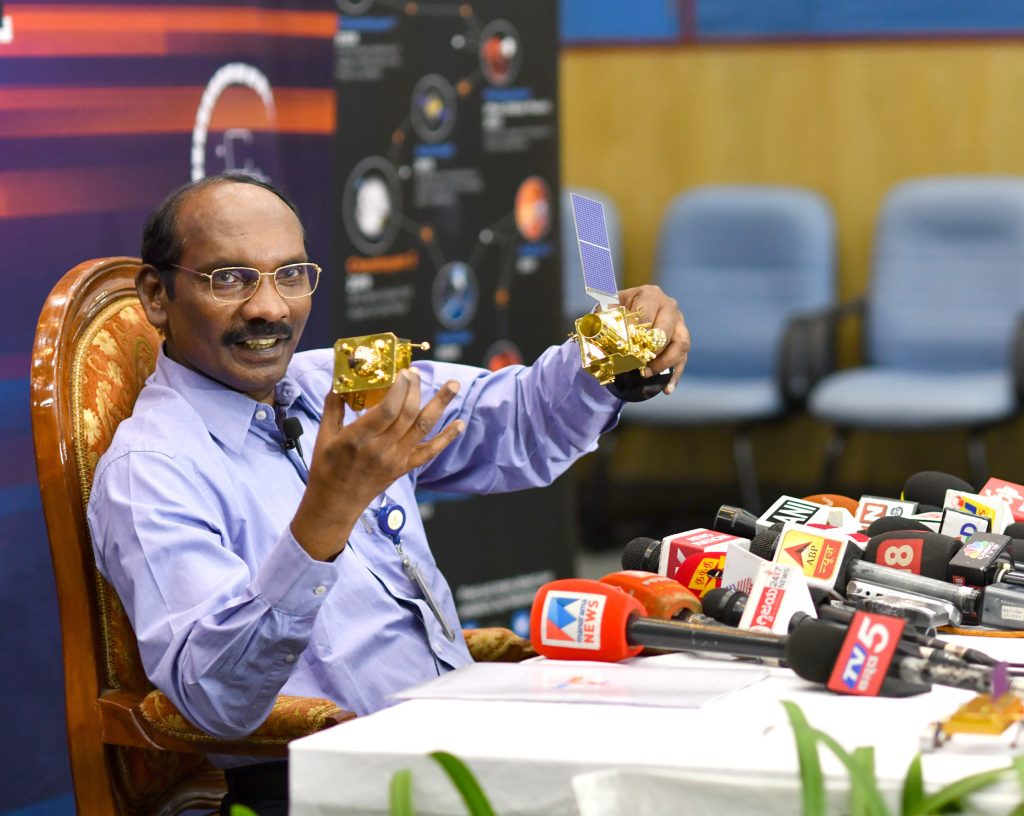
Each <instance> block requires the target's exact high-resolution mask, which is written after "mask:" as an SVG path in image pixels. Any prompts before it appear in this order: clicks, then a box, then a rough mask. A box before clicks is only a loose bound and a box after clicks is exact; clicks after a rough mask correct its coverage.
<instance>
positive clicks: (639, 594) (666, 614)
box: [601, 570, 718, 626]
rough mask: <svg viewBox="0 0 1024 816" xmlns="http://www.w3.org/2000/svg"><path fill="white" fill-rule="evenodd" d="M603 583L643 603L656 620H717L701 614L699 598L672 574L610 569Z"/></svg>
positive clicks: (709, 622)
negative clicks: (674, 578)
mask: <svg viewBox="0 0 1024 816" xmlns="http://www.w3.org/2000/svg"><path fill="white" fill-rule="evenodd" d="M601 583H602V584H608V585H609V586H613V587H617V588H618V589H621V590H622V591H623V592H625V593H626V594H627V595H632V596H633V597H634V598H636V599H637V600H638V601H640V603H642V604H643V606H644V610H645V611H646V612H647V614H648V615H649V616H650V617H652V618H657V619H658V620H690V621H693V622H695V623H703V624H705V625H712V626H714V625H718V621H716V620H715V619H714V618H709V617H708V616H707V615H704V614H702V609H701V604H700V599H699V598H698V597H697V596H696V595H694V594H693V593H692V592H691V591H690V590H688V589H687V588H686V587H684V586H683V585H682V584H680V583H679V582H678V581H675V580H673V579H672V578H667V577H666V576H664V575H658V574H656V573H653V572H644V571H642V570H621V571H619V572H610V573H608V574H607V575H605V576H604V577H602V578H601Z"/></svg>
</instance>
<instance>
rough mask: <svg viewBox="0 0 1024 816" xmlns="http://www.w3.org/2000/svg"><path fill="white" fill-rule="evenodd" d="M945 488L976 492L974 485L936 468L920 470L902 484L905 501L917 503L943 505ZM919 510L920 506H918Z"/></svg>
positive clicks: (944, 502)
mask: <svg viewBox="0 0 1024 816" xmlns="http://www.w3.org/2000/svg"><path fill="white" fill-rule="evenodd" d="M947 490H962V491H964V492H965V493H977V492H978V491H977V490H975V489H974V487H973V486H972V485H971V484H969V483H968V482H965V481H964V480H963V479H961V478H960V477H959V476H954V475H952V474H951V473H942V472H941V471H938V470H922V471H921V472H920V473H915V474H914V475H913V476H911V477H910V478H909V479H907V481H906V483H905V484H904V485H903V498H904V500H905V501H916V502H917V503H918V504H919V505H921V504H931V505H934V506H935V507H943V506H945V504H946V491H947ZM918 512H920V508H918Z"/></svg>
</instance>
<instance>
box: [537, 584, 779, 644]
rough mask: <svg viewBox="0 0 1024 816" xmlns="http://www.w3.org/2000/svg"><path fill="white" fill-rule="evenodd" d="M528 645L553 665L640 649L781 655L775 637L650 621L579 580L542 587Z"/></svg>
mask: <svg viewBox="0 0 1024 816" xmlns="http://www.w3.org/2000/svg"><path fill="white" fill-rule="evenodd" d="M530 641H531V642H532V644H533V647H534V648H535V649H536V650H537V652H538V653H540V654H542V655H544V657H547V658H551V659H553V660H602V661H607V662H618V661H619V660H624V659H626V658H627V657H635V656H636V655H638V654H639V653H640V651H641V650H642V649H643V648H644V647H645V646H647V647H651V648H655V649H663V650H666V651H673V652H715V653H718V654H726V655H730V656H732V657H771V658H775V659H779V658H781V657H782V655H783V651H784V647H783V639H782V638H780V637H778V636H775V635H765V634H758V633H754V632H742V633H741V632H737V631H734V630H731V629H727V628H725V627H722V626H717V625H716V626H703V625H700V624H696V623H679V622H676V621H663V620H654V619H653V618H650V617H648V616H647V611H646V610H645V609H644V606H643V604H642V603H640V601H639V600H637V599H636V598H634V597H633V596H631V595H628V594H627V593H625V592H623V591H622V590H621V589H618V588H616V587H612V586H608V585H607V584H603V583H601V582H600V581H591V580H587V579H584V578H563V579H560V580H557V581H551V582H549V583H547V584H544V586H542V587H541V588H540V589H539V590H537V594H536V596H535V597H534V599H533V607H532V609H531V610H530Z"/></svg>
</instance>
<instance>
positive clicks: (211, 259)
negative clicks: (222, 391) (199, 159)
mask: <svg viewBox="0 0 1024 816" xmlns="http://www.w3.org/2000/svg"><path fill="white" fill-rule="evenodd" d="M177 228H178V232H179V235H181V236H182V237H183V238H184V251H183V252H182V255H181V258H180V259H179V261H178V263H179V264H180V265H181V266H183V267H188V268H190V269H195V270H198V271H199V272H211V271H213V270H214V269H219V268H223V267H228V266H248V267H252V268H253V269H258V270H259V271H261V272H273V271H274V270H275V269H277V268H278V267H280V266H284V265H285V264H290V263H298V262H300V261H305V260H307V258H306V250H305V246H304V244H303V240H302V227H301V225H300V224H299V221H298V219H297V218H296V217H295V214H294V213H293V212H292V211H291V210H290V209H289V208H288V206H287V205H286V204H285V203H284V202H283V201H281V199H279V198H278V197H277V196H276V195H274V194H273V193H271V192H270V191H269V190H264V189H263V188H262V187H256V186H254V185H251V184H238V183H230V182H225V183H223V184H215V185H214V186H212V187H207V188H206V189H204V190H201V191H200V192H198V193H196V194H194V195H192V196H191V197H189V198H187V199H186V200H185V201H184V202H182V205H181V208H180V210H179V212H178V221H177ZM142 291H143V293H144V294H143V300H144V302H145V301H146V299H147V298H146V296H145V291H146V287H145V286H143V287H142ZM174 295H175V296H174V298H173V299H171V298H168V297H167V294H166V291H165V290H163V288H162V287H161V286H159V285H158V284H154V287H153V296H152V297H151V298H150V299H151V300H153V301H156V308H155V310H154V309H153V308H147V312H148V313H149V315H150V320H151V321H153V323H154V325H156V326H157V328H161V329H163V331H164V336H165V339H166V349H167V354H168V356H169V357H170V358H171V359H172V360H174V361H176V362H178V363H181V364H182V365H184V366H187V367H188V368H191V369H193V370H195V371H199V372H201V373H203V374H205V375H206V376H208V377H211V378H212V379H214V380H217V381H218V382H221V383H223V384H224V385H226V386H227V387H228V388H231V389H233V390H235V391H241V392H242V393H243V394H247V395H248V396H250V397H252V398H253V399H254V400H256V401H258V402H267V403H271V402H273V399H274V387H275V386H276V385H277V383H278V382H279V381H280V380H281V378H282V377H283V376H284V373H285V370H286V369H287V367H288V363H289V362H290V361H291V358H292V354H294V352H295V346H296V345H297V344H298V342H299V338H300V337H301V335H302V329H303V328H304V327H305V325H306V318H307V317H308V316H309V309H310V306H311V302H312V298H309V297H303V298H288V299H285V298H283V297H281V295H280V294H278V292H277V288H276V287H275V286H274V282H273V278H272V277H271V276H269V275H264V276H263V277H262V279H261V281H260V285H259V288H258V289H257V290H256V294H254V295H253V296H252V297H251V298H250V299H249V300H247V301H244V302H242V303H229V302H223V301H219V300H215V299H214V298H213V296H212V294H211V292H210V281H209V279H208V278H204V277H201V276H199V275H196V274H194V273H193V272H188V271H185V270H183V269H179V270H177V271H176V272H175V283H174ZM154 315H155V317H154ZM161 323H162V324H163V325H161Z"/></svg>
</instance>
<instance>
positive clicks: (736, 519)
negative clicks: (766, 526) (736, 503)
mask: <svg viewBox="0 0 1024 816" xmlns="http://www.w3.org/2000/svg"><path fill="white" fill-rule="evenodd" d="M711 529H712V530H717V531H718V532H720V533H728V534H729V535H734V536H737V537H738V538H753V537H754V536H755V535H757V532H758V530H760V529H761V528H760V527H758V526H757V516H755V515H754V514H753V513H751V512H750V511H749V510H745V509H743V508H742V507H733V506H732V505H731V504H723V505H722V506H721V507H719V508H718V512H717V513H716V514H715V521H714V523H713V524H712V525H711Z"/></svg>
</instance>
